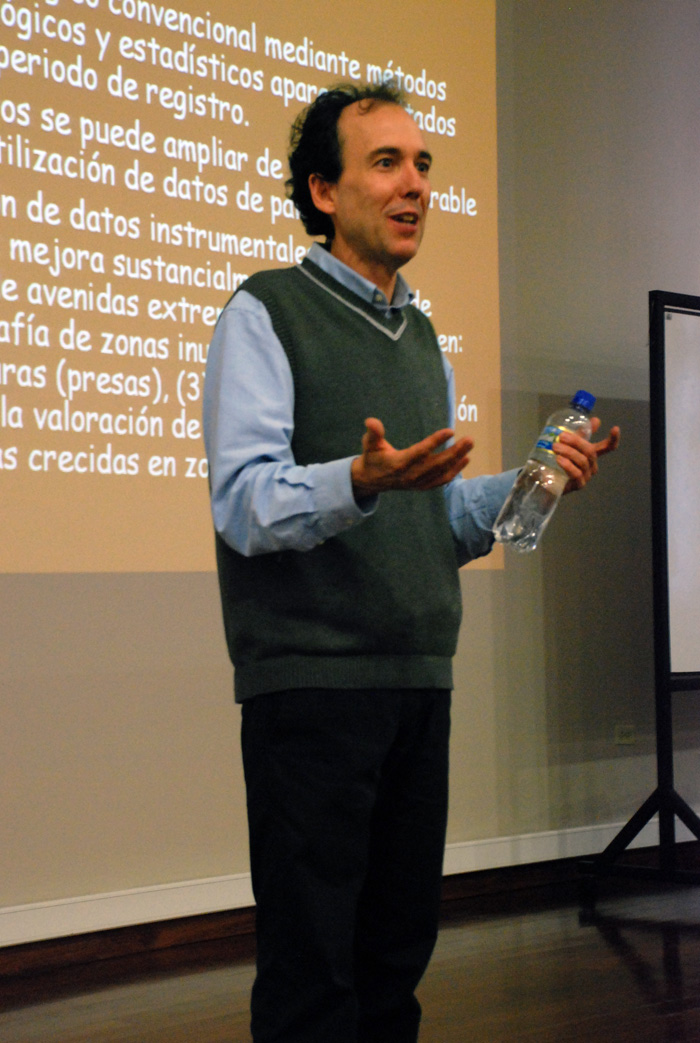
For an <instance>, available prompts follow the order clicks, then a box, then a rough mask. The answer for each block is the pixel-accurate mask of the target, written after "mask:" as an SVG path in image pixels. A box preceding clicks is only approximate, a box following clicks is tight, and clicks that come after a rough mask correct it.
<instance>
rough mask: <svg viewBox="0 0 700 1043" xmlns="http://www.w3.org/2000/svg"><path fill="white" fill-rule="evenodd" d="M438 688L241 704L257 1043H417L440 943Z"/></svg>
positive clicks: (444, 763) (441, 703)
mask: <svg viewBox="0 0 700 1043" xmlns="http://www.w3.org/2000/svg"><path fill="white" fill-rule="evenodd" d="M449 718H450V692H449V691H443V690H438V691H435V690H428V691H426V690H410V689H407V690H392V689H388V690H381V691H376V690H357V691H346V690H334V689H333V690H325V689H303V690H294V691H286V692H275V693H271V694H268V695H260V696H257V697H256V698H254V699H251V700H249V701H248V702H246V703H244V704H243V722H242V746H243V761H244V769H245V777H246V789H247V800H248V820H249V831H250V850H251V869H252V878H253V889H254V892H255V898H256V903H257V939H258V957H257V976H256V980H255V984H254V987H253V995H252V1003H251V1010H252V1032H253V1039H254V1040H255V1043H415V1041H416V1040H417V1038H418V1026H419V1022H420V1005H419V1003H418V1000H417V999H416V997H415V989H416V986H417V984H418V982H419V980H420V979H421V977H422V975H423V973H424V971H425V968H426V966H427V964H428V961H429V959H430V956H431V953H432V951H433V947H434V945H435V940H436V937H437V924H438V915H439V903H440V887H441V877H442V860H443V852H444V844H445V828H446V819H447V776H448V743H449V727H450V720H449Z"/></svg>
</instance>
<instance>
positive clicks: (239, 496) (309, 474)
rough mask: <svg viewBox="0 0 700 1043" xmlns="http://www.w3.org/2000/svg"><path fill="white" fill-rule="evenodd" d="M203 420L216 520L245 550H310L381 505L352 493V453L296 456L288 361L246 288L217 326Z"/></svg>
mask: <svg viewBox="0 0 700 1043" xmlns="http://www.w3.org/2000/svg"><path fill="white" fill-rule="evenodd" d="M203 421H204V441H205V446H206V451H207V458H208V461H209V481H210V487H211V510H212V517H213V520H214V527H215V529H216V531H217V532H218V533H219V534H220V535H221V536H222V538H223V539H224V540H225V541H226V542H227V543H228V544H229V545H230V546H231V547H233V548H234V549H235V550H237V551H239V553H241V554H244V555H246V556H250V555H254V554H264V553H269V552H273V551H279V550H299V551H307V550H311V549H312V548H313V547H315V546H317V545H318V544H319V543H322V542H323V541H324V540H327V539H329V538H330V537H332V536H335V535H337V534H338V533H339V532H342V531H343V530H344V529H347V528H349V527H351V526H353V525H357V524H360V523H361V522H362V521H364V520H365V518H367V517H368V516H369V515H370V514H372V513H373V511H374V510H375V509H376V499H375V500H370V501H367V502H363V504H362V506H360V505H358V503H357V501H356V500H355V497H354V495H353V489H352V482H351V476H350V465H351V463H352V460H353V457H348V458H346V459H341V460H333V461H330V462H329V463H319V464H311V465H308V466H300V465H298V464H297V463H296V461H295V460H294V456H293V453H292V447H291V442H292V435H293V433H294V383H293V379H292V374H291V369H290V366H289V361H288V359H287V355H286V353H285V351H284V349H283V347H282V345H281V343H280V341H279V339H278V337H277V335H276V334H275V332H274V329H273V327H272V322H271V320H270V317H269V315H268V312H267V310H266V308H265V307H264V305H263V304H261V302H260V301H258V300H257V298H255V297H253V296H252V294H249V293H246V291H245V290H240V291H239V292H238V293H237V294H236V296H235V297H234V298H233V299H232V300H231V301H230V302H229V304H228V305H227V306H226V308H225V309H224V311H223V312H222V314H221V316H220V317H219V321H218V323H217V325H216V329H215V331H214V335H213V338H212V342H211V344H210V347H209V355H208V359H207V369H206V376H205V382H204V403H203ZM360 436H361V432H359V433H358V440H359V437H360Z"/></svg>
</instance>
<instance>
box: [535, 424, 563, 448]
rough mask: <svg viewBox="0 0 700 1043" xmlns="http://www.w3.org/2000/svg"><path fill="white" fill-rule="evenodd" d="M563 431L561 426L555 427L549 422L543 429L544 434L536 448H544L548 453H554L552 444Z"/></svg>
mask: <svg viewBox="0 0 700 1043" xmlns="http://www.w3.org/2000/svg"><path fill="white" fill-rule="evenodd" d="M561 432H562V428H561V427H554V426H553V425H551V424H547V426H546V427H544V428H543V429H542V434H541V435H540V437H539V438H538V440H537V443H536V446H535V448H537V449H544V451H545V452H546V453H554V450H553V449H552V446H553V445H554V443H555V442H556V441H557V440H558V438H559V435H560V434H561Z"/></svg>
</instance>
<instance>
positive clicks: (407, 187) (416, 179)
mask: <svg viewBox="0 0 700 1043" xmlns="http://www.w3.org/2000/svg"><path fill="white" fill-rule="evenodd" d="M401 187H402V189H403V191H404V194H405V195H407V196H412V197H414V198H417V197H418V196H420V195H422V194H423V192H424V191H425V188H426V180H425V177H424V176H423V175H422V174H421V173H420V171H418V170H417V169H416V167H415V165H414V164H413V163H406V164H405V165H404V168H403V170H402V181H401Z"/></svg>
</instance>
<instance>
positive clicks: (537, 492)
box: [493, 391, 595, 552]
mask: <svg viewBox="0 0 700 1043" xmlns="http://www.w3.org/2000/svg"><path fill="white" fill-rule="evenodd" d="M594 405H595V397H594V396H593V395H590V394H589V393H588V392H587V391H577V392H576V394H575V395H574V397H573V398H572V399H571V402H570V403H569V405H568V406H566V407H565V408H564V409H558V410H557V411H556V413H552V415H551V416H550V418H549V419H548V420H547V423H546V424H545V426H544V428H543V429H542V433H541V435H540V437H539V438H538V439H537V442H536V444H535V447H534V448H533V450H532V452H531V453H530V456H529V457H528V460H527V463H526V464H525V466H524V467H523V469H522V471H521V472H520V474H519V475H518V477H517V478H516V479H515V482H514V483H513V488H512V489H511V491H510V493H509V494H508V499H507V500H506V502H505V503H504V504H503V507H502V508H501V511H500V514H499V515H498V517H497V518H496V524H495V525H494V528H493V532H494V535H495V537H496V539H497V540H498V542H499V543H507V544H509V545H510V546H511V547H514V548H515V550H518V551H523V552H527V551H532V550H534V549H535V548H536V546H537V543H538V540H539V538H540V536H541V535H542V533H543V532H544V530H545V529H546V527H547V524H548V523H549V520H550V518H551V517H552V515H553V514H554V511H555V510H556V506H557V504H558V503H559V497H560V496H561V494H562V493H563V492H564V489H565V487H566V483H567V482H568V480H569V476H568V474H567V473H566V471H565V470H564V468H563V467H561V466H560V465H559V464H558V463H557V454H556V453H555V452H554V449H553V448H552V446H553V445H554V443H555V442H556V441H557V439H558V438H559V435H560V434H561V432H562V431H576V432H578V433H579V434H581V435H583V437H584V438H590V435H591V410H592V409H593V406H594Z"/></svg>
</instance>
